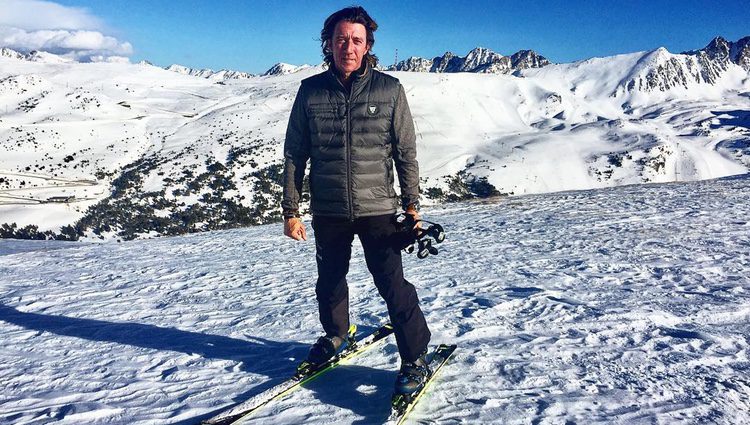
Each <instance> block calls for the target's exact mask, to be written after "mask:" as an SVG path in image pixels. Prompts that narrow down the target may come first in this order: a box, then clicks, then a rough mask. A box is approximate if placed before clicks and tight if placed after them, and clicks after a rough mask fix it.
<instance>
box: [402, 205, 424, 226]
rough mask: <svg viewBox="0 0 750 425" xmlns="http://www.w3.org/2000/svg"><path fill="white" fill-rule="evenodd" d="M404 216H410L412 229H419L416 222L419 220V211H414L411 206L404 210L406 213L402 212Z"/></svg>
mask: <svg viewBox="0 0 750 425" xmlns="http://www.w3.org/2000/svg"><path fill="white" fill-rule="evenodd" d="M404 214H408V215H410V216H411V218H412V220H414V229H419V228H421V226H420V225H419V223H417V221H419V220H420V219H421V217H420V216H419V211H417V210H416V208H412V207H411V205H410V206H409V207H407V208H406V211H404Z"/></svg>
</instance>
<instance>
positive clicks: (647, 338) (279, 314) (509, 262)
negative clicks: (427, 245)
mask: <svg viewBox="0 0 750 425" xmlns="http://www.w3.org/2000/svg"><path fill="white" fill-rule="evenodd" d="M747 193H750V176H748V175H743V176H738V177H732V178H725V179H719V180H709V181H699V182H688V183H669V184H647V185H628V186H621V187H615V188H605V189H597V190H586V191H571V192H560V193H554V194H544V195H526V196H517V197H511V198H506V199H503V200H502V201H500V202H482V201H473V202H461V203H455V204H448V205H445V206H434V207H431V208H428V209H427V211H426V218H428V219H432V220H435V221H437V222H439V223H441V224H443V225H444V226H445V227H446V230H447V232H448V240H447V241H446V242H445V243H444V244H442V245H440V246H439V247H440V248H441V252H440V253H439V254H438V255H437V256H435V257H432V256H431V257H428V258H427V259H424V260H418V259H417V258H416V257H415V256H413V255H407V256H406V257H405V270H406V276H407V279H409V280H410V281H411V282H413V283H414V284H415V285H416V286H417V288H418V292H419V295H420V298H421V302H422V306H423V310H424V311H425V314H426V316H427V320H428V323H429V324H430V326H431V329H432V332H433V342H434V343H441V342H455V343H457V344H458V345H459V349H458V351H457V353H456V356H455V358H454V359H453V360H452V362H451V363H450V364H449V365H448V366H446V368H445V369H444V370H443V371H442V373H441V375H440V377H439V380H438V382H437V385H435V386H434V387H432V388H431V390H430V391H429V393H428V395H427V396H425V398H424V399H423V400H422V403H421V404H420V405H419V406H418V407H417V408H416V409H415V411H414V412H413V414H412V419H413V422H414V423H417V422H419V423H440V424H450V423H470V424H479V423H482V424H485V423H503V424H558V423H560V424H562V423H622V424H639V423H691V424H693V423H694V424H699V423H700V424H703V423H719V424H743V423H750V413H748V412H750V401H749V400H750V379H748V368H750V361H749V360H748V347H749V346H750V339H749V337H748V335H750V296H749V295H748V294H749V293H750V292H749V291H750V224H748V223H749V222H748V221H747V217H748V215H750V204H748V202H747ZM313 236H314V235H313ZM314 249H315V248H314V240H313V241H308V242H306V243H296V242H294V241H292V240H290V239H288V238H285V237H284V236H283V235H282V234H281V228H280V227H279V225H278V224H275V225H262V226H255V227H249V228H244V229H235V230H224V231H214V232H206V233H201V234H193V235H188V236H178V237H165V238H158V239H151V240H136V241H128V242H123V243H105V244H92V243H82V242H80V243H66V242H61V241H13V240H0V304H1V305H0V334H2V335H3V343H2V345H1V346H0V376H2V377H3V378H2V379H1V380H0V423H9V424H10V423H12V424H43V423H56V424H58V423H59V424H82V423H86V424H105V423H106V424H175V423H184V424H192V423H196V422H198V421H199V420H200V419H202V418H206V417H208V416H210V415H211V414H212V413H214V412H216V411H217V410H218V409H220V408H222V407H224V406H228V405H231V404H233V403H237V402H239V401H242V400H244V399H246V398H249V397H251V396H253V395H255V394H257V393H259V392H261V391H263V390H264V389H266V388H268V387H270V386H271V385H273V384H274V383H277V382H280V381H281V380H282V379H283V378H284V377H286V376H288V375H289V374H290V373H291V372H292V371H293V370H294V367H295V362H296V361H297V360H299V359H300V358H301V357H303V356H304V355H305V354H306V351H307V346H308V344H309V343H311V342H312V341H313V340H314V339H315V338H316V337H317V336H318V333H319V330H318V324H317V314H316V308H315V301H314V281H315V277H316V272H315V254H314ZM353 257H354V258H353V261H352V267H351V270H350V273H349V282H350V287H351V297H352V300H351V304H352V314H353V317H352V320H353V321H355V322H356V323H359V324H360V326H361V327H362V328H364V329H372V328H373V327H375V326H377V325H379V324H381V323H382V322H384V321H386V320H387V315H386V311H385V305H384V304H383V302H382V301H381V300H380V298H379V296H378V295H377V291H376V290H375V288H374V286H373V284H372V282H371V278H370V276H369V274H368V272H367V269H366V267H365V265H364V261H363V258H362V252H361V248H360V247H359V244H358V242H355V250H354V255H353ZM397 364H398V353H397V350H396V347H395V344H394V342H393V340H390V341H388V343H387V344H385V345H383V346H381V347H379V348H378V349H374V350H372V351H370V352H368V353H366V354H365V355H363V356H361V357H359V358H357V359H356V360H354V361H352V362H351V363H349V364H346V365H342V366H340V367H339V368H337V369H335V370H333V371H332V372H330V373H329V374H328V375H327V376H325V377H324V378H321V379H319V380H317V381H314V382H312V383H310V384H306V385H305V386H304V388H302V389H300V390H298V391H296V392H294V393H292V394H291V395H290V396H289V397H287V398H285V399H283V400H280V401H279V402H277V403H274V404H273V405H271V406H268V407H267V408H266V409H264V410H262V411H260V412H258V414H257V415H256V416H255V417H254V418H252V420H251V421H250V423H258V424H270V423H275V424H298V423H309V424H324V423H326V424H327V423H358V424H377V423H382V422H383V420H384V419H385V418H386V417H387V415H388V410H389V406H388V404H389V399H390V391H391V388H392V385H393V380H394V379H395V375H396V369H397V367H398V366H397Z"/></svg>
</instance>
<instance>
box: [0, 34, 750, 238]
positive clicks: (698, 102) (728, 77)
mask: <svg viewBox="0 0 750 425" xmlns="http://www.w3.org/2000/svg"><path fill="white" fill-rule="evenodd" d="M743 40H745V41H743ZM746 40H747V39H746V38H745V39H742V40H740V41H738V42H735V43H729V42H727V43H726V49H724V48H723V47H721V46H723V45H724V44H722V43H719V42H712V43H711V44H709V47H710V46H714V47H715V48H711V49H709V48H708V47H707V48H706V49H702V50H701V51H697V52H691V53H686V54H672V53H669V52H667V51H666V50H665V49H657V50H654V51H651V52H636V53H629V54H623V55H617V56H612V57H606V58H592V59H588V60H585V61H580V62H575V63H568V64H548V65H544V66H541V67H537V66H535V65H539V64H541V63H542V62H540V61H538V60H537V59H535V58H536V56H535V55H534V54H532V53H533V52H530V51H526V52H519V54H516V55H513V56H511V57H510V58H508V57H500V56H499V55H496V54H494V53H492V52H491V51H489V50H487V49H475V50H474V51H472V52H471V54H469V55H467V56H466V57H465V58H460V57H455V56H452V55H450V54H446V55H445V56H444V57H442V59H441V60H440V61H433V63H432V64H431V65H430V68H433V67H436V66H439V68H440V69H441V70H442V71H445V72H398V71H391V72H390V73H391V74H392V75H394V76H396V77H397V78H399V79H400V81H401V82H402V84H403V85H404V87H405V88H406V92H407V95H408V100H409V103H410V106H411V109H412V114H413V116H414V121H415V128H416V130H417V143H418V152H419V154H418V159H419V163H420V171H421V173H420V174H421V177H422V190H423V203H424V204H425V205H428V206H429V205H435V204H441V203H444V202H450V201H458V200H466V199H470V198H475V197H487V196H496V195H522V194H530V193H547V192H556V191H565V190H578V189H593V188H604V187H613V186H621V185H629V184H638V183H653V182H671V181H692V180H703V179H710V178H716V177H722V176H728V175H735V174H742V173H746V172H747V171H748V167H750V112H748V111H750V73H749V71H748V70H747V69H745V68H743V65H742V64H743V63H745V62H743V61H744V59H743V58H744V57H745V56H743V55H744V53H742V52H745V51H746V49H747V42H746ZM743 43H744V44H743ZM722 51H728V52H729V53H728V54H726V55H722V54H720V53H721V52H722ZM8 55H10V56H11V57H8V56H7V55H4V56H2V57H0V142H1V143H0V237H22V238H35V237H45V236H48V237H51V236H55V237H60V238H70V239H77V238H81V237H83V238H103V239H110V238H114V239H130V238H139V237H150V236H157V235H170V234H180V233H186V232H196V231H203V230H211V229H221V228H228V227H236V226H244V225H250V224H262V223H268V222H272V221H274V220H278V219H279V218H280V211H279V208H278V205H279V197H280V187H279V186H278V177H279V173H280V172H281V158H282V154H281V149H282V144H283V138H284V134H285V130H286V123H287V120H288V116H289V111H290V109H291V105H292V102H293V100H294V96H295V94H296V92H297V89H298V87H299V82H300V80H302V79H303V78H306V77H308V76H311V75H314V74H315V73H318V72H321V71H322V70H323V69H324V68H323V67H321V66H316V67H302V69H297V70H295V72H293V73H286V74H284V70H293V68H290V67H287V66H283V65H282V66H279V67H278V69H279V72H280V73H281V75H266V76H262V77H261V76H248V77H247V78H240V79H223V76H220V77H214V76H215V75H218V74H219V73H214V74H211V75H209V76H208V78H196V77H194V76H192V75H194V74H195V73H196V71H195V70H190V69H189V68H184V69H183V68H179V67H174V68H173V69H174V70H176V71H177V72H173V71H168V70H165V69H162V68H159V67H155V66H149V65H146V64H127V63H76V62H60V63H51V62H44V61H42V62H36V61H30V60H18V58H17V57H12V56H13V55H12V54H11V53H8ZM727 58H728V59H727ZM467 59H468V60H467ZM488 61H489V62H488ZM707 61H710V62H707ZM413 63H415V64H417V63H421V64H422V65H421V66H422V68H423V69H424V68H425V66H424V65H425V62H424V61H421V62H420V61H413ZM487 63H490V64H491V65H494V66H496V67H505V66H506V65H507V64H509V65H508V66H510V67H511V68H513V67H516V68H523V69H516V70H515V71H513V72H512V73H500V74H493V73H482V72H461V73H451V72H448V71H446V70H451V69H474V70H476V69H478V68H481V67H482V66H484V65H486V64H487ZM483 64H484V65H483ZM462 67H463V68H462ZM181 72H182V73H181ZM183 73H184V74H186V75H183ZM207 74H208V73H204V74H203V76H206V75H207ZM217 78H221V79H217ZM45 232H49V233H46V234H45Z"/></svg>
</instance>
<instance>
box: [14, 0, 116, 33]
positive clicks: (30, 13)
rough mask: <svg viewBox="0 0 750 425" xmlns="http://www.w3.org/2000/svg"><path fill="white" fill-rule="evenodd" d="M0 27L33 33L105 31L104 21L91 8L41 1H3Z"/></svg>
mask: <svg viewBox="0 0 750 425" xmlns="http://www.w3.org/2000/svg"><path fill="white" fill-rule="evenodd" d="M0 26H8V27H16V28H21V29H25V30H29V31H34V30H48V29H64V30H79V29H89V30H101V29H103V28H104V25H103V23H102V22H101V20H100V19H99V18H97V17H96V16H94V15H92V14H91V13H90V12H89V11H88V10H87V9H84V8H80V7H69V6H62V5H59V4H57V3H52V2H49V1H41V0H0Z"/></svg>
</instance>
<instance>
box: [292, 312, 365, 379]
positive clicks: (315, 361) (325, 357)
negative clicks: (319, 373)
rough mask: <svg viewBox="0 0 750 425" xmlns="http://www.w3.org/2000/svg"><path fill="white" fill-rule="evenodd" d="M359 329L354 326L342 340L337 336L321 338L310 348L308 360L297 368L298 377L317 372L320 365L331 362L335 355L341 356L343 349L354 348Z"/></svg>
mask: <svg viewBox="0 0 750 425" xmlns="http://www.w3.org/2000/svg"><path fill="white" fill-rule="evenodd" d="M356 330H357V327H356V326H355V325H352V326H350V327H349V333H348V334H347V336H346V337H345V338H341V337H340V336H336V335H332V336H331V335H326V336H321V337H320V338H318V340H317V341H316V342H315V344H313V345H312V347H310V352H309V353H308V354H307V359H305V361H303V362H302V363H300V364H299V366H297V374H296V376H298V377H303V376H305V375H307V374H309V373H311V372H313V371H315V370H316V369H317V368H318V367H320V365H322V364H324V363H325V362H327V361H329V360H331V359H332V358H333V357H334V356H335V355H337V354H339V353H340V352H341V351H342V350H343V349H345V348H346V349H349V348H351V347H353V346H354V333H355V332H356Z"/></svg>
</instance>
